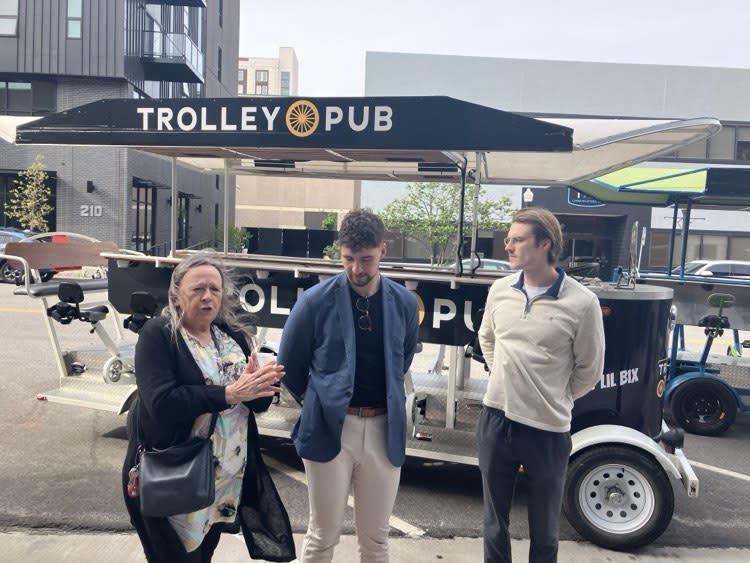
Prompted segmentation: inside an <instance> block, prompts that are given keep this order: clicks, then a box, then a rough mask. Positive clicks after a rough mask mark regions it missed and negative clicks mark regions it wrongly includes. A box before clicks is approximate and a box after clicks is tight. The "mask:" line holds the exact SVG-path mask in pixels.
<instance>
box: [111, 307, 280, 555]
mask: <svg viewBox="0 0 750 563" xmlns="http://www.w3.org/2000/svg"><path fill="white" fill-rule="evenodd" d="M219 328H221V330H223V331H224V332H226V333H227V334H228V335H229V336H231V337H232V338H233V339H234V340H235V341H236V342H237V344H239V346H240V347H241V348H242V350H243V351H244V352H245V354H246V355H247V356H249V355H250V348H249V346H248V344H247V342H246V341H245V338H244V337H243V336H242V335H241V334H239V333H237V332H234V331H232V330H230V329H228V328H227V327H224V326H219ZM135 373H136V383H137V384H138V400H136V402H135V403H134V404H133V406H132V407H131V408H133V409H134V412H133V416H132V417H131V421H130V424H129V428H128V430H129V435H130V442H129V443H128V451H127V455H126V457H125V463H124V464H123V471H122V483H123V494H124V496H125V505H126V506H127V509H128V512H129V513H130V521H131V523H132V524H133V526H134V527H135V529H136V531H137V532H138V535H139V537H140V539H141V544H142V545H143V550H144V552H145V553H146V557H147V559H148V560H149V561H150V562H151V563H157V562H159V563H161V562H164V563H171V562H172V561H174V560H175V559H176V558H177V557H176V556H178V554H180V553H182V554H184V553H185V551H184V548H183V547H182V543H181V541H180V539H179V537H178V536H177V534H176V533H175V532H174V530H173V528H172V526H171V525H170V524H169V522H168V521H167V519H166V518H151V517H144V516H143V515H142V514H141V512H140V503H139V502H138V499H137V498H136V499H133V498H130V497H129V496H128V494H127V482H128V471H129V470H130V468H131V467H132V466H133V464H134V458H135V452H136V448H137V445H138V441H139V438H140V441H141V442H142V443H143V444H144V445H145V446H146V447H149V448H160V449H161V448H166V447H169V446H172V445H176V444H179V443H180V442H183V441H185V440H186V439H187V438H189V436H190V432H191V430H192V428H193V423H194V422H195V419H196V418H197V417H198V416H200V415H202V414H204V413H213V412H220V411H223V410H225V409H227V408H229V405H228V404H227V402H226V400H225V394H224V387H223V386H221V385H206V384H205V382H204V378H203V373H202V372H201V369H200V367H198V364H197V363H196V362H195V360H194V359H193V356H192V354H191V353H190V350H189V349H188V347H187V344H186V343H185V341H184V339H183V338H182V336H181V335H179V334H177V335H176V336H173V335H172V332H171V330H170V328H169V325H168V320H167V319H166V317H156V318H154V319H151V320H150V321H149V322H147V323H146V324H145V325H144V327H143V329H142V330H141V332H140V336H139V338H138V343H137V345H136V350H135ZM245 404H246V405H247V407H248V408H249V409H250V416H249V417H248V433H247V456H248V459H247V467H246V468H245V476H244V480H243V483H242V498H241V499H240V505H239V507H238V511H237V525H239V526H241V528H242V533H243V535H244V537H245V543H246V544H247V547H248V551H249V552H250V555H251V556H252V557H254V558H256V559H266V560H267V561H291V560H292V559H294V558H295V551H294V539H293V537H292V529H291V526H290V524H289V517H288V515H287V513H286V510H285V509H284V506H283V504H282V503H281V499H280V497H279V494H278V492H277V491H276V487H275V486H274V484H273V481H272V480H271V476H270V475H269V473H268V469H267V468H266V466H265V463H264V462H263V457H262V456H261V453H260V448H259V446H258V427H257V425H256V424H255V416H254V415H253V414H252V413H253V412H263V411H265V410H267V409H268V407H269V406H270V404H271V398H264V399H256V400H254V401H250V402H247V403H245ZM225 531H231V532H234V531H237V529H236V526H234V527H232V526H226V527H225Z"/></svg>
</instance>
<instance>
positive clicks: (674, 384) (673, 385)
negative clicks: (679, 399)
mask: <svg viewBox="0 0 750 563" xmlns="http://www.w3.org/2000/svg"><path fill="white" fill-rule="evenodd" d="M695 379H710V380H711V381H716V382H717V383H720V384H721V385H723V386H724V387H726V388H727V390H729V392H730V393H732V396H733V397H734V400H735V401H736V402H737V408H742V400H741V399H740V398H739V396H738V395H737V392H736V391H735V390H734V387H732V386H731V385H729V383H727V382H726V381H724V380H723V379H722V378H720V377H716V376H715V375H711V374H709V373H701V372H699V371H690V372H687V373H683V374H681V375H678V376H676V377H673V378H672V379H670V380H669V381H668V382H667V387H666V389H665V390H664V404H665V405H669V403H670V401H671V400H672V395H674V392H675V391H676V390H677V388H678V387H680V386H681V385H684V384H685V383H687V382H688V381H693V380H695Z"/></svg>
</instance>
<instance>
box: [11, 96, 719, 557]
mask: <svg viewBox="0 0 750 563" xmlns="http://www.w3.org/2000/svg"><path fill="white" fill-rule="evenodd" d="M719 129H720V125H719V123H718V121H717V120H715V119H711V118H699V119H689V120H630V119H594V118H587V119H561V118H555V117H543V116H540V117H536V118H531V117H528V116H524V115H519V114H513V113H508V112H504V111H500V110H497V109H492V108H488V107H484V106H479V105H476V104H472V103H468V102H464V101H460V100H455V99H451V98H447V97H437V96H436V97H365V98H307V99H302V98H231V99H203V100H176V99H170V100H102V101H99V102H95V103H93V104H89V105H86V106H81V107H79V108H75V109H72V110H69V111H66V112H61V113H58V114H54V115H50V116H47V117H43V118H40V119H38V120H34V121H30V122H28V123H26V124H23V125H20V126H19V127H18V128H17V131H16V133H15V141H16V142H17V143H39V144H66V145H68V144H73V145H74V144H83V145H112V146H127V147H131V148H137V149H139V150H143V151H146V152H148V153H151V154H156V155H161V156H163V157H166V158H169V159H171V162H172V167H173V174H172V178H173V181H172V186H171V189H172V197H173V200H175V201H176V199H177V193H178V192H177V189H178V186H177V185H176V177H177V174H176V173H175V170H176V167H177V166H178V165H181V166H190V167H193V168H194V169H196V170H201V171H204V170H205V171H210V173H213V174H217V173H221V172H220V171H223V174H224V175H225V183H224V185H225V186H226V185H227V184H228V182H227V181H226V180H228V179H229V176H230V175H238V174H261V175H269V176H276V177H295V176H305V177H315V178H351V179H374V180H394V181H402V182H410V181H439V182H455V183H458V184H460V185H461V189H462V194H463V193H464V188H465V185H466V182H471V183H475V184H477V185H479V184H482V183H484V184H516V185H519V186H520V185H538V186H551V187H555V186H569V185H575V184H578V183H580V182H584V181H586V180H589V179H593V178H597V177H599V176H601V175H604V174H608V173H610V172H613V171H615V170H618V169H621V168H624V167H627V166H630V165H632V164H636V163H638V162H641V161H645V160H648V159H650V158H652V157H655V156H658V155H660V154H663V153H667V152H671V151H674V150H675V149H677V148H679V147H681V146H683V145H686V144H689V143H691V142H694V141H697V140H699V139H703V138H706V137H708V136H710V135H712V134H715V133H716V132H717V131H718V130H719ZM224 202H225V205H224V225H225V226H226V225H228V224H229V223H230V221H231V217H232V214H231V213H232V210H231V209H230V206H229V196H228V193H226V192H225V194H224ZM469 203H473V206H474V207H473V209H474V213H476V211H475V210H476V203H477V202H476V201H474V202H469ZM461 206H462V211H463V207H464V201H463V196H462V200H461ZM460 216H461V217H462V219H461V220H460V224H459V229H458V237H457V240H458V241H461V240H463V238H462V237H463V232H464V221H463V216H464V213H463V212H462V213H461V215H460ZM474 216H476V215H474ZM470 223H471V227H472V231H473V232H472V250H473V249H474V248H475V246H474V245H475V244H476V221H471V222H470ZM225 228H226V227H225ZM176 231H177V210H176V206H172V208H171V233H172V236H171V241H170V244H171V249H170V250H171V251H170V254H169V256H168V257H163V258H162V257H155V256H145V255H137V254H134V253H132V252H130V253H123V252H118V251H116V250H112V249H111V248H110V249H104V252H101V250H99V252H101V256H103V257H104V258H107V259H108V266H107V278H106V282H107V286H108V299H107V301H108V305H107V306H106V309H107V310H109V314H110V315H113V316H114V311H117V312H119V313H128V314H130V317H128V320H127V322H128V324H129V325H130V327H131V328H134V329H136V330H137V328H138V326H139V323H142V321H143V319H144V318H146V317H148V315H149V314H153V312H154V310H155V307H156V304H158V305H163V304H164V303H165V301H166V291H167V284H168V280H169V278H170V275H171V270H172V267H173V266H174V264H176V263H178V262H179V261H180V259H181V256H184V252H185V251H181V250H178V249H177V248H176V236H175V235H176ZM227 240H228V237H227V233H226V232H225V235H224V241H225V242H224V245H225V246H224V253H225V257H224V258H225V261H226V262H227V264H228V265H229V266H231V267H234V268H236V269H237V270H238V271H239V272H240V273H241V275H242V276H243V279H241V280H240V288H241V296H240V297H241V302H242V305H243V307H244V308H245V309H247V310H248V311H250V312H252V313H254V314H255V315H256V318H257V319H258V324H259V326H262V327H268V328H281V329H283V326H284V322H285V320H286V318H287V315H288V314H289V311H290V308H291V307H292V306H293V305H294V302H295V300H296V298H297V296H298V295H299V294H300V292H302V291H303V290H304V289H305V288H307V287H310V286H311V285H313V284H315V283H316V282H317V281H319V280H320V279H323V278H325V277H326V276H331V275H334V274H336V273H338V272H339V271H340V270H341V268H340V266H339V265H338V264H336V263H334V262H330V261H326V260H319V259H306V258H289V257H282V256H261V255H251V254H239V253H237V254H235V253H229V252H227ZM23 246H24V245H22V244H21V243H18V244H15V245H11V244H9V247H10V248H8V249H6V254H7V255H14V256H16V257H17V258H21V259H23V260H21V262H23V266H24V268H25V270H26V275H25V279H24V286H22V287H20V288H19V293H24V294H26V295H28V296H30V297H34V298H37V299H39V300H40V301H41V303H42V306H43V307H44V308H45V310H48V311H49V314H50V315H51V316H50V319H51V320H49V331H50V337H51V340H52V346H53V349H54V351H55V353H56V354H57V355H58V366H59V368H60V378H61V385H60V388H59V389H56V390H53V391H50V392H47V393H45V394H43V395H42V397H43V398H46V399H47V400H49V401H57V402H61V403H68V404H76V405H81V406H87V407H92V408H99V409H104V410H110V411H113V412H117V413H120V414H122V413H124V412H126V411H127V410H128V408H129V406H130V404H131V402H132V401H133V399H134V396H135V394H136V393H137V389H136V388H135V386H134V379H133V374H132V354H133V351H132V343H131V344H130V345H129V346H128V345H123V344H121V341H120V340H117V341H115V340H112V339H109V340H110V341H109V342H108V343H107V346H102V347H101V354H100V356H99V357H100V360H98V359H95V358H94V356H93V354H92V353H91V351H87V356H86V358H87V359H86V361H88V362H89V364H90V365H88V366H86V367H87V369H86V370H83V369H82V368H81V365H80V364H81V363H83V360H80V359H79V360H78V361H75V358H76V351H75V350H69V351H63V350H61V348H60V346H59V344H58V340H57V337H56V331H57V330H64V329H63V327H62V326H61V325H60V323H59V322H58V320H63V321H67V322H71V321H72V320H73V319H75V318H79V319H81V320H83V321H84V322H89V323H92V324H95V323H98V322H99V321H101V320H103V319H104V317H105V316H106V314H107V313H106V312H105V308H102V307H100V308H94V309H93V310H92V309H91V308H90V307H88V302H86V303H82V302H83V301H84V300H85V297H86V295H87V294H88V290H87V288H86V283H87V282H84V283H83V284H81V286H80V287H79V289H76V287H75V285H73V286H71V285H70V284H64V283H55V282H54V281H50V282H47V283H46V284H33V283H31V276H32V274H31V271H32V270H33V269H34V268H38V267H58V266H61V264H57V263H55V260H54V259H52V258H50V257H49V256H48V257H46V258H43V257H39V256H36V257H32V256H31V255H30V249H28V248H26V249H24V248H22V247H23ZM25 246H27V247H31V246H34V245H25ZM37 246H43V245H37ZM458 246H459V247H460V246H461V245H458ZM632 246H633V251H632V252H631V262H632V264H633V267H632V268H631V269H630V270H629V271H627V272H624V275H623V276H622V277H621V279H620V280H619V281H618V282H611V283H610V282H606V283H605V282H601V281H600V280H598V279H591V280H583V281H584V283H588V285H589V287H590V288H591V290H592V291H594V292H595V293H596V294H597V295H598V297H599V300H600V302H601V307H602V314H603V316H604V327H605V333H606V344H607V351H606V359H605V368H604V373H602V376H601V381H600V383H599V384H598V385H597V387H596V389H595V390H594V391H592V392H591V393H589V394H588V395H587V396H586V397H584V398H582V399H581V400H579V401H578V402H577V403H576V405H575V409H574V420H573V429H572V438H573V449H572V453H571V458H570V465H569V471H568V478H567V485H566V491H565V499H564V510H565V513H566V516H567V518H568V520H569V521H570V522H571V524H572V525H573V526H574V527H575V528H576V530H577V531H578V532H579V533H580V534H581V535H582V536H584V537H585V538H587V539H589V540H590V541H593V542H594V543H597V544H599V545H602V546H605V547H609V548H615V549H628V548H634V547H637V546H640V545H644V544H647V543H649V542H651V541H653V540H654V539H656V538H657V537H658V536H659V535H660V534H661V533H662V532H663V531H664V530H665V529H666V527H667V526H668V525H669V522H670V521H671V518H672V514H673V509H674V495H675V490H682V491H683V492H684V493H685V494H687V495H688V496H689V497H696V496H697V495H698V492H699V482H698V479H697V477H696V475H695V473H694V472H693V470H692V468H691V466H690V464H689V462H688V461H687V459H686V457H685V455H684V453H683V450H682V445H683V434H682V430H680V429H676V430H672V429H670V428H669V427H668V426H667V424H666V423H665V422H664V420H663V417H662V414H663V411H662V396H663V393H664V390H665V384H666V377H667V374H668V364H667V361H668V355H669V354H668V345H667V342H668V333H669V329H670V325H671V323H672V322H673V320H674V312H673V311H672V309H671V308H672V303H673V295H674V292H673V288H672V287H671V286H669V284H663V283H660V284H658V285H651V284H641V283H635V282H636V277H637V275H636V271H635V264H636V263H637V257H636V254H637V248H636V245H635V244H633V245H632ZM14 253H15V254H14ZM23 253H26V254H25V255H24V254H23ZM457 258H460V257H457ZM24 261H25V262H24ZM79 263H80V262H79ZM383 269H384V273H385V274H386V275H388V276H389V277H390V278H391V279H394V280H397V281H399V282H400V283H403V284H404V285H405V286H406V287H407V288H408V289H410V290H412V291H414V292H415V294H416V296H417V298H418V299H417V301H418V304H419V313H420V315H419V317H420V340H421V341H422V342H423V343H429V344H436V345H439V346H437V347H432V348H437V349H438V350H440V352H439V353H438V354H437V357H436V358H435V360H434V362H433V367H432V368H431V369H429V370H427V371H426V372H425V373H417V372H416V371H413V372H412V373H408V374H406V376H405V385H406V388H407V389H406V391H407V397H408V398H407V405H406V408H407V417H408V419H409V436H408V441H407V454H408V455H410V456H418V457H423V458H430V459H436V460H444V461H449V462H457V463H467V464H476V463H477V453H476V439H475V430H474V429H475V422H476V419H477V416H478V412H479V408H480V405H481V400H482V396H483V393H484V390H485V387H486V381H487V380H486V378H485V377H477V376H475V377H472V374H471V369H470V362H471V350H470V349H469V350H468V351H467V350H466V347H467V345H469V344H470V343H471V342H472V340H473V338H474V328H475V323H476V321H477V319H478V317H480V316H481V312H480V310H481V309H482V307H483V303H484V301H485V299H486V295H487V291H488V288H489V286H490V284H491V283H492V281H493V280H494V279H495V276H497V275H503V273H502V272H499V273H498V272H494V273H492V274H489V273H486V272H481V271H474V270H470V271H464V270H463V266H462V261H461V260H460V259H457V260H456V266H455V271H431V270H429V269H427V268H418V267H413V266H408V265H405V266H401V267H395V266H389V265H384V266H383ZM94 281H96V282H99V284H98V285H97V286H96V287H95V288H93V289H101V288H102V285H101V282H102V281H103V280H94ZM50 284H51V285H50ZM58 287H59V289H58ZM81 288H82V289H81ZM58 291H59V295H58ZM147 294H148V295H150V296H151V297H149V296H148V295H147ZM57 299H60V303H58V305H52V304H51V303H52V301H54V300H57ZM51 300H52V301H51ZM153 300H155V301H153ZM56 307H57V308H56ZM581 329H582V330H586V327H581ZM444 351H447V352H448V354H444V353H443V352H444ZM445 364H447V370H444V369H443V368H444V365H445ZM74 368H75V369H74ZM83 371H85V373H82V372H83ZM446 371H447V373H446ZM475 371H477V370H475ZM74 372H76V373H74ZM298 412H299V411H298V407H297V405H296V404H295V403H294V401H293V400H292V399H291V398H290V397H288V396H286V395H285V394H282V395H281V397H280V400H279V402H278V404H277V405H276V406H274V407H272V408H271V409H270V410H269V411H268V412H267V413H265V414H264V415H262V416H259V417H258V426H259V429H260V432H261V433H263V434H266V435H271V436H280V437H288V436H289V433H290V431H291V428H292V426H293V423H294V422H295V420H296V418H297V416H298Z"/></svg>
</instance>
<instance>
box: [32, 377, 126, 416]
mask: <svg viewBox="0 0 750 563" xmlns="http://www.w3.org/2000/svg"><path fill="white" fill-rule="evenodd" d="M135 389H136V386H135V385H117V384H107V383H105V382H104V380H103V379H102V378H98V379H97V378H93V377H67V378H64V379H63V380H62V381H61V382H60V387H59V388H57V389H52V390H50V391H46V392H44V393H40V394H39V395H37V399H39V400H40V401H49V402H50V403H60V404H63V405H73V406H77V407H88V408H91V409H96V410H101V411H106V412H113V413H115V414H121V412H122V410H121V409H122V408H123V406H124V402H125V400H126V399H127V398H128V397H129V396H130V395H131V393H132V392H133V391H135Z"/></svg>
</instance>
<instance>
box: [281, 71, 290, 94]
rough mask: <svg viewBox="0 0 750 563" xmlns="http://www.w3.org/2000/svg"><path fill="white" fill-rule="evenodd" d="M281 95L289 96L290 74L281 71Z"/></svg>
mask: <svg viewBox="0 0 750 563" xmlns="http://www.w3.org/2000/svg"><path fill="white" fill-rule="evenodd" d="M279 94H281V95H282V96H288V95H289V72H288V71H286V70H282V71H281V88H280V89H279Z"/></svg>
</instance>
